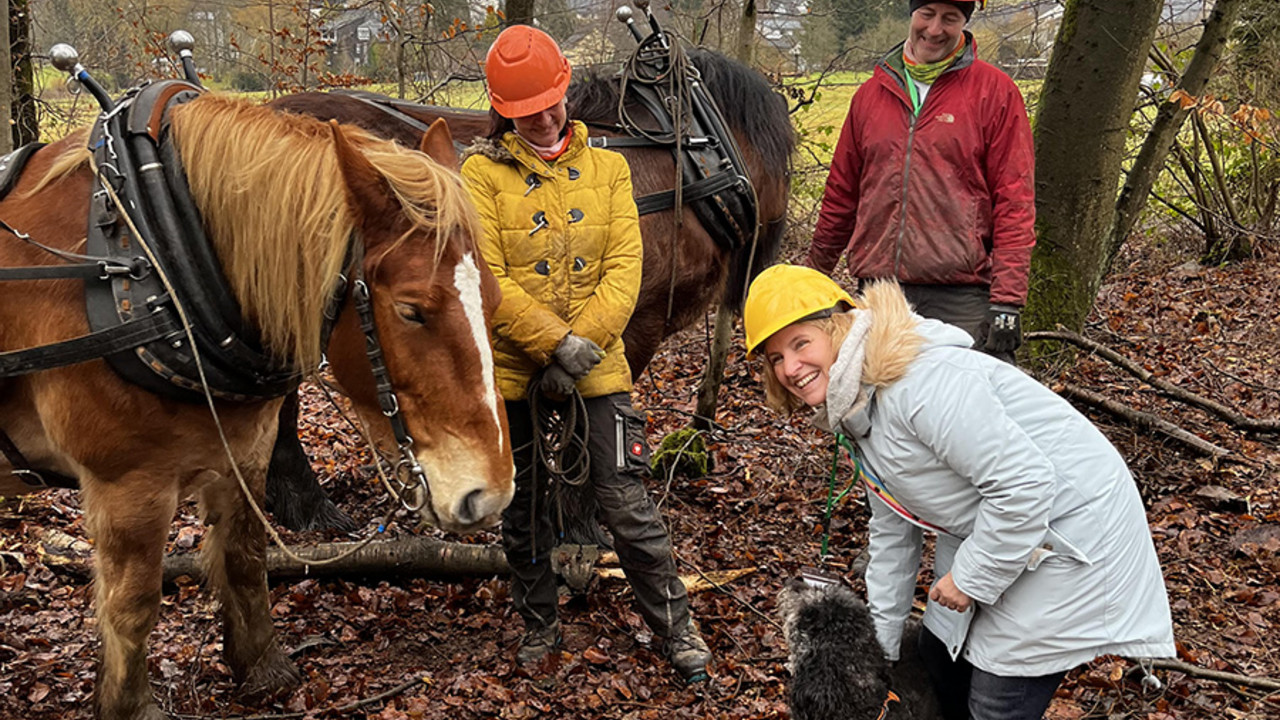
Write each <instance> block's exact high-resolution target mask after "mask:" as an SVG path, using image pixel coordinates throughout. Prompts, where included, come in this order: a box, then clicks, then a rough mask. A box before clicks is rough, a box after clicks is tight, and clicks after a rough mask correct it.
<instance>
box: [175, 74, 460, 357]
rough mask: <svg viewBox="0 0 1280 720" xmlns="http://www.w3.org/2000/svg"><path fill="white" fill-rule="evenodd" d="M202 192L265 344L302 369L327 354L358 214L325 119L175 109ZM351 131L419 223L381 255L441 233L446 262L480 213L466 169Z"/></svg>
mask: <svg viewBox="0 0 1280 720" xmlns="http://www.w3.org/2000/svg"><path fill="white" fill-rule="evenodd" d="M171 118H172V136H173V142H174V144H175V146H176V147H177V149H178V152H179V154H180V156H181V157H182V161H183V165H184V170H185V171H186V176H187V183H188V185H189V186H190V188H191V195H192V199H193V200H194V201H195V203H196V206H197V207H199V208H200V211H201V214H202V216H203V218H204V224H205V228H206V230H207V231H208V232H209V236H210V240H211V242H212V243H213V244H214V249H215V251H216V252H217V254H218V257H219V259H220V260H221V262H222V270H223V274H224V275H225V276H226V278H227V280H228V281H229V282H230V284H231V287H232V290H233V292H234V293H235V295H236V298H237V299H238V300H239V302H240V306H241V308H242V309H243V314H244V316H245V319H246V320H247V321H248V322H249V323H251V324H252V325H253V326H255V327H257V328H258V330H259V333H260V335H261V338H262V340H263V343H264V344H265V345H266V347H268V348H270V350H271V351H272V353H273V354H275V355H276V356H277V357H279V358H281V359H285V358H288V359H290V360H292V361H293V362H294V363H295V365H296V366H297V367H301V368H311V367H315V366H316V364H317V363H318V362H319V360H320V354H321V351H322V348H321V347H320V326H321V322H322V317H323V314H324V309H325V306H326V304H327V303H328V302H329V299H330V295H331V294H332V292H333V288H334V286H335V282H336V280H337V277H338V273H339V272H341V271H342V269H343V268H342V261H343V257H344V253H345V251H346V248H347V243H348V239H349V238H350V236H351V233H352V230H353V228H354V225H355V219H354V217H353V214H352V211H351V209H350V207H349V206H348V197H347V189H346V182H345V178H344V176H343V173H342V170H341V168H340V167H339V162H338V156H337V153H336V151H335V149H334V140H333V131H332V129H331V128H330V127H329V126H328V125H327V124H325V123H322V122H319V121H317V120H313V119H311V118H306V117H302V116H297V115H285V114H281V113H278V112H276V111H273V110H271V109H270V108H266V107H264V106H262V105H257V104H253V103H249V102H245V101H241V100H235V99H231V98H225V97H219V96H216V95H205V96H202V97H200V98H197V99H196V100H193V101H192V102H190V103H187V104H185V105H181V106H178V107H175V108H174V109H173V110H172V112H171ZM343 133H344V135H345V136H346V137H347V139H348V140H349V141H350V142H351V143H352V144H353V145H354V146H355V147H357V148H358V149H359V150H360V151H361V152H362V154H363V155H364V156H365V157H366V158H367V159H368V160H369V162H370V163H371V164H372V165H373V166H374V168H376V169H377V171H378V172H379V173H380V174H381V175H382V176H383V178H384V179H385V180H386V182H387V185H388V186H389V187H390V189H391V192H392V193H393V195H394V196H395V198H396V200H397V201H398V202H399V203H400V206H401V208H402V210H403V212H404V215H405V218H406V219H407V220H408V221H409V223H410V225H411V228H412V229H411V230H410V231H409V232H407V233H405V235H403V236H401V237H400V238H398V239H396V240H395V241H394V242H392V243H391V244H390V245H389V246H388V247H387V249H386V250H385V251H383V252H382V253H380V255H379V256H378V257H376V258H374V260H375V261H378V260H381V259H382V258H385V257H386V255H387V254H388V253H390V252H392V251H393V250H395V249H396V248H397V247H399V246H401V245H402V244H403V243H405V242H406V241H408V240H409V239H410V238H411V237H413V236H414V230H424V231H428V232H429V233H430V232H434V237H435V246H434V248H433V249H431V252H433V254H434V257H435V259H436V261H438V260H439V258H440V256H441V254H442V253H443V251H444V248H445V247H446V244H447V243H448V240H449V238H450V236H451V235H453V234H454V232H455V231H457V230H463V231H465V232H466V236H467V237H475V236H476V235H477V234H478V229H479V220H478V218H477V216H476V213H475V210H474V209H473V208H472V206H471V205H470V202H469V200H468V197H467V195H466V193H465V191H464V190H463V188H462V184H461V181H460V179H459V178H458V176H457V174H456V173H452V172H450V171H449V170H447V169H445V168H444V167H442V166H440V165H438V164H437V163H435V162H434V161H433V160H431V159H430V158H428V157H427V156H426V155H424V154H422V153H418V152H413V151H410V150H406V149H404V148H401V147H399V146H397V145H395V144H394V143H392V142H389V141H384V140H379V139H376V138H374V137H373V136H372V135H369V134H368V133H366V132H364V131H361V130H357V129H355V128H350V127H344V128H343Z"/></svg>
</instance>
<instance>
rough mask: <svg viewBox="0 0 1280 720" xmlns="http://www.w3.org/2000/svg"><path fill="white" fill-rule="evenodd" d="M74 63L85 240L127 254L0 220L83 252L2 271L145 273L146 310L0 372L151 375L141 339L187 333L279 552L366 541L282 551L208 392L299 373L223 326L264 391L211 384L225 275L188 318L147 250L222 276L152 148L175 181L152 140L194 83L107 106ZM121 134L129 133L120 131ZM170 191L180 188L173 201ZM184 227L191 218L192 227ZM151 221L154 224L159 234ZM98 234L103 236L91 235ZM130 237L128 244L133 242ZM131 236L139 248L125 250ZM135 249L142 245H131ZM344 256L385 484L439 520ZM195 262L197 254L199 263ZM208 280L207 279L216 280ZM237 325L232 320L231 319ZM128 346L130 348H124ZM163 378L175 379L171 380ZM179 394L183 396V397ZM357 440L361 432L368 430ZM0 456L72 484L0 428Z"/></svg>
mask: <svg viewBox="0 0 1280 720" xmlns="http://www.w3.org/2000/svg"><path fill="white" fill-rule="evenodd" d="M77 72H78V77H79V79H80V80H81V82H84V83H85V84H86V85H87V86H88V87H89V89H90V90H91V92H92V94H93V95H94V96H95V97H97V98H99V100H100V103H101V104H102V109H103V113H102V115H101V116H100V118H99V121H98V123H97V125H95V128H94V132H93V134H92V135H91V149H93V150H94V155H93V156H92V157H91V158H90V161H89V162H90V167H91V168H92V170H93V175H94V177H95V182H96V184H97V190H96V191H95V192H94V194H93V198H92V201H91V210H90V220H89V236H90V238H92V237H94V235H95V230H97V231H98V232H99V233H102V232H103V231H106V232H107V234H109V235H110V236H111V239H110V240H109V241H108V242H107V243H106V245H107V247H108V248H110V247H112V246H113V245H115V246H117V247H124V248H126V249H127V250H128V251H129V252H130V253H133V254H134V255H133V257H131V258H129V259H127V260H121V259H118V258H115V257H112V256H110V255H109V254H104V255H101V256H98V255H79V254H75V253H68V252H65V251H61V250H57V249H55V248H52V247H49V246H47V245H44V244H41V243H39V242H36V241H35V240H33V239H31V238H30V236H28V235H26V234H25V233H21V232H19V231H17V230H15V229H13V228H12V227H10V226H9V225H8V224H7V223H4V222H3V221H0V229H3V230H5V231H7V232H9V233H11V234H12V235H14V236H15V237H17V238H18V239H19V240H22V241H24V242H27V243H29V244H31V245H33V246H35V247H38V248H40V249H42V250H44V251H46V252H49V253H51V254H53V255H55V256H57V257H59V258H61V259H63V260H80V261H84V262H79V263H73V264H69V265H62V266H40V267H29V268H2V269H0V280H34V279H51V278H76V277H78V278H84V279H86V282H89V281H90V280H92V279H98V280H108V281H113V283H114V281H120V280H122V279H123V281H124V283H125V287H126V288H133V286H136V285H140V284H142V281H144V280H147V279H151V280H152V281H153V282H154V284H155V285H156V290H155V295H153V296H151V297H148V298H147V299H146V302H145V306H146V308H147V313H146V314H145V315H144V316H143V317H142V318H141V319H133V318H132V317H131V316H132V311H133V307H134V305H133V303H131V302H128V301H127V299H126V300H124V301H121V302H119V303H118V304H117V303H114V302H113V303H112V305H113V309H114V308H119V309H121V310H122V311H124V312H123V313H122V314H128V315H129V316H130V317H128V318H120V320H122V321H118V322H117V323H116V324H114V325H111V326H109V327H107V328H104V329H100V330H95V331H94V332H91V333H89V334H88V335H84V336H81V337H78V338H74V339H72V340H68V341H63V342H60V343H54V344H52V345H46V346H41V347H37V348H29V349H25V350H19V351H14V352H8V353H0V378H3V377H10V376H14V375H21V374H27V373H31V372H37V371H40V370H46V369H51V368H54V367H62V366H66V365H72V364H77V363H80V362H86V361H88V360H93V359H97V358H100V357H104V356H105V357H106V359H107V360H108V361H109V362H110V361H111V360H112V357H113V356H115V357H120V356H125V357H132V358H137V359H141V360H143V362H144V363H145V362H146V361H147V360H148V359H150V360H151V362H150V363H149V366H150V368H151V369H152V370H153V371H155V372H157V373H158V372H159V370H156V369H155V366H156V365H157V364H159V363H158V361H156V359H155V358H154V356H152V355H150V354H149V353H147V352H146V346H147V345H148V343H151V344H152V347H155V343H156V341H157V340H162V341H163V343H164V344H165V345H167V346H169V347H171V348H173V349H179V348H181V347H182V346H183V345H184V341H185V346H186V347H187V348H189V351H190V356H189V358H190V361H191V366H192V369H193V370H194V374H195V376H196V378H197V381H196V382H194V383H192V385H194V387H192V388H190V389H192V390H196V391H198V392H199V394H200V395H201V396H202V398H203V400H204V401H205V402H206V403H207V404H208V407H209V412H210V414H211V415H212V416H213V420H214V425H215V427H216V428H217V431H218V436H219V439H220V440H221V442H222V445H223V449H224V450H225V451H226V454H227V458H228V460H229V461H230V465H231V469H232V471H233V472H234V474H235V476H236V479H237V481H238V482H239V484H240V488H241V491H242V492H243V493H244V496H245V498H246V499H247V501H248V502H249V504H250V506H251V507H252V508H253V511H254V513H255V514H256V515H257V517H258V519H259V520H260V521H261V522H262V524H263V525H264V526H265V527H266V529H267V531H268V533H269V534H270V535H271V537H272V539H273V540H274V541H275V542H276V544H277V545H279V546H280V548H281V550H282V551H283V552H284V553H285V555H287V556H289V557H290V558H291V559H293V560H296V561H300V562H303V563H304V564H307V565H322V564H328V563H331V562H336V561H338V560H340V559H343V558H345V557H347V556H348V555H350V554H351V553H354V552H356V551H357V550H359V549H360V548H361V547H363V545H364V544H365V543H367V542H368V541H370V540H372V538H373V537H374V536H370V537H369V538H367V539H366V541H365V543H360V544H358V545H357V546H356V547H353V548H352V549H351V550H350V551H348V552H346V553H342V554H340V555H339V556H336V557H333V558H329V559H326V560H323V561H316V560H306V559H303V558H301V557H299V556H297V555H296V554H294V553H293V552H292V551H290V550H289V548H288V547H287V546H286V545H285V543H284V541H283V539H282V538H281V537H280V536H279V533H278V532H276V530H275V528H274V527H272V525H271V524H270V522H268V520H267V518H266V515H265V513H264V512H263V511H262V509H261V507H260V506H259V504H258V502H257V501H256V500H255V499H254V497H253V494H252V493H251V492H250V491H249V487H248V483H247V482H246V481H245V479H244V476H243V475H242V473H241V472H240V467H239V464H238V463H237V462H236V458H235V457H234V455H233V453H232V451H231V446H230V443H229V442H228V441H227V437H226V433H225V431H224V428H223V426H222V421H221V419H220V417H219V415H218V411H217V406H216V403H215V396H219V395H223V396H224V397H223V399H266V398H270V397H278V396H279V395H280V394H283V392H281V390H283V391H284V392H287V391H289V390H290V389H292V388H293V387H296V384H297V381H298V379H299V378H298V374H297V373H296V372H295V371H293V370H288V371H287V375H285V376H283V379H284V380H285V382H284V384H281V380H282V373H281V371H275V372H271V370H273V369H274V368H273V367H272V366H271V365H267V366H266V368H265V369H266V370H267V372H265V373H264V372H262V369H263V363H264V362H267V363H269V362H270V361H269V359H264V358H265V356H264V355H262V354H261V353H259V354H258V355H256V356H255V355H253V354H252V353H249V356H248V357H247V358H246V357H245V355H246V352H245V345H244V343H243V342H241V341H240V339H239V337H238V335H237V334H235V333H234V332H233V333H232V334H228V335H225V336H220V337H221V338H222V339H221V340H219V341H218V342H216V343H214V344H213V347H212V350H213V352H212V353H211V354H212V355H213V357H212V359H213V360H214V361H215V362H222V363H226V362H227V361H228V359H230V361H231V362H232V365H233V367H235V363H237V362H248V363H250V366H249V368H248V373H249V376H250V378H251V379H252V380H253V381H255V383H256V385H255V386H254V387H253V388H252V390H254V391H256V392H257V393H265V395H263V394H259V395H258V397H257V398H254V397H243V396H240V397H233V398H227V397H225V395H228V394H230V395H236V394H235V393H219V392H218V389H217V388H215V387H213V386H212V385H211V383H210V378H209V375H208V374H207V373H206V357H205V355H206V353H210V350H211V348H210V347H209V346H208V345H207V344H206V343H203V342H200V337H199V335H198V333H199V331H200V330H201V327H200V325H199V324H198V323H201V322H203V323H205V329H207V328H208V326H209V325H212V326H214V328H215V329H217V330H219V331H222V330H225V329H227V328H225V327H224V326H223V325H222V324H221V323H220V322H219V320H222V319H223V318H219V317H216V316H211V315H210V313H211V312H216V311H217V310H218V309H223V310H225V309H226V308H228V307H230V308H234V309H235V311H236V314H237V315H238V314H239V308H238V305H237V303H236V302H235V299H234V298H233V297H231V296H230V292H229V290H227V289H226V287H225V283H224V284H223V285H222V286H221V287H220V288H217V289H220V290H222V294H221V295H220V296H217V297H215V298H213V299H212V300H211V301H210V302H211V303H212V304H213V305H214V308H213V309H212V310H210V309H203V311H202V308H201V303H200V301H201V300H204V299H206V295H207V291H208V289H209V288H208V287H207V286H206V287H202V288H201V289H202V290H204V291H205V293H203V294H202V293H199V292H196V293H194V297H195V300H196V303H194V307H195V308H196V313H197V315H196V318H195V322H193V320H192V317H191V316H190V315H189V314H188V312H187V307H188V306H187V302H186V301H187V299H188V298H189V295H188V294H187V293H185V292H180V289H181V288H179V287H178V286H177V284H176V283H175V281H174V279H173V278H172V277H171V272H170V270H171V268H170V267H169V266H168V265H169V264H168V263H166V262H164V261H163V260H162V258H161V257H159V256H158V254H157V252H156V250H155V248H156V247H157V246H163V245H161V241H167V246H168V249H169V250H170V251H171V252H172V250H173V248H175V247H177V248H185V249H186V250H188V251H190V254H189V255H185V256H184V255H183V254H182V253H178V254H177V259H176V260H174V258H172V257H171V258H168V259H169V260H170V261H171V262H172V264H173V266H174V268H176V270H177V271H178V274H179V277H180V278H181V279H184V280H189V281H190V280H192V277H191V275H192V271H193V270H195V271H205V272H207V271H208V267H207V264H208V261H209V260H210V259H211V258H212V259H213V262H214V263H215V268H214V272H215V274H216V276H217V277H216V280H221V279H222V278H221V274H220V269H219V267H217V266H216V258H214V257H213V255H212V251H211V249H210V247H209V245H208V243H207V241H206V239H205V237H204V235H203V232H202V229H203V228H202V226H201V223H200V218H199V213H198V211H197V210H196V209H195V207H194V204H193V203H192V202H191V199H190V193H189V190H188V189H187V187H186V183H185V176H182V172H181V164H180V162H179V160H178V158H177V153H176V150H174V149H173V147H172V143H166V144H165V146H164V147H162V148H161V154H164V155H166V158H165V159H166V161H168V167H169V168H176V170H177V174H178V175H179V176H181V177H179V178H178V179H177V180H175V178H174V177H173V174H172V173H170V174H169V175H168V176H167V177H166V176H165V175H164V174H163V171H164V170H165V169H166V165H164V164H162V163H161V162H160V160H159V156H158V155H157V153H156V147H155V143H158V142H159V136H160V134H161V132H162V131H161V127H162V122H163V118H164V115H165V112H166V111H167V109H168V106H169V104H170V103H171V102H173V101H175V98H177V101H178V102H185V101H187V100H190V99H192V98H194V97H195V96H196V95H197V94H199V93H200V92H202V91H203V89H202V88H200V87H199V86H198V85H195V84H193V83H189V82H183V81H165V82H160V83H155V84H152V85H148V86H146V87H144V88H142V89H135V90H133V91H130V93H129V94H128V95H127V96H126V99H125V100H124V101H123V102H121V103H120V104H118V105H113V104H112V102H111V100H110V98H109V97H107V96H106V94H105V92H103V91H102V90H101V87H100V86H98V85H97V83H96V82H95V81H93V79H92V78H91V77H89V75H88V73H87V72H86V71H84V70H83V69H82V68H79V66H78V65H77ZM148 97H149V98H150V99H151V101H150V102H149V103H146V102H144V103H140V102H138V100H139V98H148ZM137 107H141V108H142V109H143V110H144V112H141V113H131V112H128V110H130V109H136V108H137ZM143 115H145V120H141V119H139V118H140V117H142V116H143ZM126 133H130V134H128V135H126ZM139 136H141V137H139ZM147 140H150V141H151V144H148V143H147ZM130 151H136V152H137V153H138V154H139V155H140V156H141V157H140V159H141V161H143V162H142V164H141V165H140V166H137V167H134V166H133V165H131V164H130V163H129V160H130V155H129V152H130ZM28 155H29V154H28ZM108 174H110V176H111V177H110V178H108ZM140 176H141V177H140ZM174 185H177V186H178V188H179V189H180V192H178V193H174V192H173V186H174ZM121 191H123V192H125V193H126V197H128V198H130V199H132V200H133V202H125V201H124V200H122V199H121V197H120V192H121ZM175 195H176V196H177V197H176V199H175ZM157 206H158V210H157ZM148 208H149V209H151V210H152V213H153V214H152V215H151V216H150V217H149V216H148V215H147V214H146V212H145V210H146V209H148ZM193 225H194V226H195V227H194V229H193ZM156 230H159V233H157V232H156ZM99 237H105V236H103V235H101V234H99ZM130 240H132V241H133V242H130ZM184 240H185V242H184ZM135 246H136V248H137V249H134V247H135ZM139 250H140V251H141V254H137V253H138V251H139ZM346 256H347V262H346V267H348V268H351V269H352V274H353V275H354V277H355V282H354V284H353V287H352V288H351V293H350V294H351V295H352V296H353V298H354V304H355V309H356V312H357V313H358V315H359V319H360V328H361V331H362V332H363V334H364V336H365V351H366V354H367V356H368V359H369V364H370V366H371V368H372V372H373V376H374V381H375V384H376V386H377V393H378V402H379V405H380V407H381V408H382V413H383V415H384V416H386V417H387V419H388V421H389V422H390V423H391V427H392V431H393V434H394V436H395V439H396V444H397V447H398V450H399V459H398V461H397V462H396V463H395V465H394V466H393V477H394V478H395V480H396V483H397V484H398V485H399V492H397V491H396V489H394V488H392V487H391V484H390V483H389V482H388V483H387V486H388V489H389V490H391V492H392V494H393V495H395V496H396V497H397V498H398V499H399V500H400V503H401V505H403V506H404V507H405V508H406V509H409V510H414V511H418V510H421V509H422V508H423V507H427V508H429V509H430V510H431V515H432V517H433V518H434V519H435V520H436V521H437V524H438V521H439V518H438V517H436V515H435V511H434V508H433V506H432V505H431V492H430V485H429V483H428V482H427V478H426V472H425V471H424V470H423V468H422V466H421V464H420V463H419V462H418V461H417V458H416V456H415V455H414V454H413V450H412V448H413V438H412V437H411V436H410V435H409V433H408V429H407V426H406V424H405V421H404V416H403V415H402V414H401V412H400V404H399V400H398V398H397V397H396V395H395V389H394V387H393V385H392V381H391V376H390V373H389V371H388V369H387V366H386V362H385V360H384V357H383V352H382V344H381V341H380V339H379V337H378V332H377V325H376V322H375V319H374V313H373V305H372V300H371V297H370V292H369V286H368V284H367V282H366V281H365V277H364V268H363V257H364V246H363V243H362V242H361V240H360V238H359V236H358V235H357V234H356V233H355V232H353V233H352V235H351V237H350V238H349V240H348V247H347V252H346ZM201 261H204V262H203V263H202V262H201ZM153 274H154V275H153ZM209 280H210V281H212V280H213V279H209ZM92 289H93V286H92V285H86V297H89V298H91V296H92V292H91V291H92ZM135 291H136V288H135ZM148 292H150V290H148ZM346 295H347V276H346V275H339V278H338V281H337V282H336V284H335V288H334V292H333V294H332V296H331V298H330V302H329V303H328V306H327V307H326V308H325V311H324V320H323V322H322V328H321V334H322V338H323V341H324V344H325V345H326V346H327V344H328V340H329V337H330V335H331V333H332V330H333V327H334V325H335V323H336V321H337V318H338V315H339V314H340V312H341V309H342V305H343V303H344V302H345V298H346ZM94 310H95V309H94V306H93V303H92V301H91V300H90V303H89V308H88V312H89V316H90V325H91V327H92V326H93V324H94V320H95V318H94ZM236 324H237V325H238V323H236ZM129 350H133V351H134V352H126V351H129ZM220 351H221V352H220ZM227 353H230V358H228V354H227ZM112 367H113V369H115V370H116V371H117V373H119V374H121V375H122V377H124V379H126V380H130V381H135V382H136V380H135V377H132V376H130V375H129V374H126V373H125V372H122V371H121V369H120V367H118V366H116V365H114V364H113V365H112ZM168 379H170V380H172V378H168ZM137 384H140V385H142V386H143V387H144V388H145V389H148V390H151V389H152V387H154V384H148V383H137ZM162 394H164V393H162ZM182 399H189V398H185V397H184V398H182ZM366 440H368V437H367V434H366ZM369 444H370V447H371V448H374V457H375V458H376V459H378V469H379V473H380V474H382V475H383V480H384V482H387V478H386V477H385V474H383V473H382V464H381V463H382V460H381V455H380V454H379V453H378V451H377V449H376V446H375V445H374V444H373V443H372V442H370V443H369ZM0 454H3V455H4V456H5V457H6V459H7V460H8V461H9V463H10V465H11V466H12V468H13V470H12V473H13V474H14V475H16V476H18V477H19V478H20V479H21V480H23V482H25V483H26V484H28V485H36V486H45V485H47V484H54V485H61V486H68V485H69V486H71V487H74V486H75V484H76V482H75V479H74V478H69V477H66V476H63V475H61V474H59V473H53V472H49V471H43V472H41V471H36V470H33V469H32V468H31V466H30V464H29V463H28V462H27V460H26V458H25V456H23V454H22V453H21V451H19V450H18V448H17V447H16V446H15V445H14V443H13V442H12V440H11V439H10V438H9V437H8V435H7V434H5V433H4V432H3V431H2V430H0ZM37 483H38V485H37ZM412 490H417V491H418V492H419V493H420V495H419V498H418V501H417V503H416V504H411V503H410V502H408V501H407V500H406V499H405V498H406V496H407V494H408V492H409V491H412ZM390 517H391V512H388V515H387V518H386V519H385V520H384V521H383V523H382V524H381V525H380V528H379V529H380V530H381V529H383V528H385V526H386V523H387V521H389V520H390Z"/></svg>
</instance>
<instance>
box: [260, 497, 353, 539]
mask: <svg viewBox="0 0 1280 720" xmlns="http://www.w3.org/2000/svg"><path fill="white" fill-rule="evenodd" d="M274 512H275V516H276V520H277V521H279V523H280V524H281V525H283V526H285V527H287V528H289V529H290V530H293V531H294V532H303V531H306V530H337V531H338V532H352V531H354V530H355V529H356V527H357V526H356V522H355V521H354V520H352V519H351V516H350V515H348V514H346V513H345V512H343V511H342V510H341V509H339V508H338V506H337V505H334V504H333V501H332V500H330V499H329V498H327V497H325V496H324V495H323V494H321V493H320V489H319V488H318V487H317V488H316V493H315V495H311V494H308V495H307V496H305V497H298V498H294V499H292V502H290V501H287V500H286V501H285V502H281V503H277V507H276V508H275V509H274Z"/></svg>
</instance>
